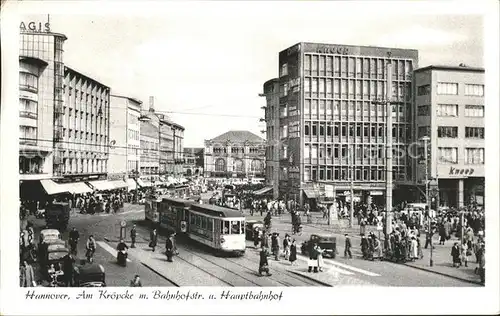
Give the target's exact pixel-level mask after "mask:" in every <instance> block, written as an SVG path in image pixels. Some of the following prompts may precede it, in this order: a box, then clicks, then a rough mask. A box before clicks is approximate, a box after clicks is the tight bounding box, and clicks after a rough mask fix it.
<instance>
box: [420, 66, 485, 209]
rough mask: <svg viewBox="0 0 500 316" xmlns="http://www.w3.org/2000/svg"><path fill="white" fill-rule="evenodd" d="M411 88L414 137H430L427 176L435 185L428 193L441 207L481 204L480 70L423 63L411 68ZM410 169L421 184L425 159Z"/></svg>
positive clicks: (423, 179)
mask: <svg viewBox="0 0 500 316" xmlns="http://www.w3.org/2000/svg"><path fill="white" fill-rule="evenodd" d="M415 86H416V98H415V100H416V102H415V103H416V108H415V109H416V115H415V121H416V129H415V132H416V138H418V139H421V138H423V137H424V136H427V137H429V142H428V144H429V145H428V146H429V147H428V153H429V155H428V157H426V158H427V159H428V163H427V166H428V168H429V169H428V171H427V172H428V178H430V179H433V180H434V181H437V184H438V188H436V189H433V190H432V192H431V196H432V197H433V198H434V199H437V202H438V203H439V204H440V205H442V206H453V207H457V206H458V207H462V206H464V205H468V204H471V203H478V204H480V205H483V204H484V176H485V170H484V160H485V146H484V145H485V144H484V134H485V133H484V131H485V122H484V113H485V111H484V69H483V68H472V67H467V66H465V65H461V66H456V67H452V66H428V67H424V68H420V69H417V70H415ZM423 151H424V149H423V148H422V147H421V148H420V149H419V154H420V155H422V152H423ZM414 167H415V170H416V181H417V183H418V184H421V185H422V184H423V185H425V180H426V170H425V163H422V161H419V162H418V163H416V164H415V166H414ZM438 193H439V194H438Z"/></svg>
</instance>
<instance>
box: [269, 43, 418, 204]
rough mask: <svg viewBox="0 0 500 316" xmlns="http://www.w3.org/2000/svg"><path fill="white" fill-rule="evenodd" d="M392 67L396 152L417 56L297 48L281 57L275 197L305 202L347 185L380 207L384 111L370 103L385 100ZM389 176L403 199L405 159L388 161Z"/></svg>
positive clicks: (401, 148) (406, 137)
mask: <svg viewBox="0 0 500 316" xmlns="http://www.w3.org/2000/svg"><path fill="white" fill-rule="evenodd" d="M389 62H390V63H391V64H392V69H393V71H392V79H393V89H392V90H393V91H392V98H393V100H395V101H398V102H399V105H397V106H395V107H393V112H392V117H393V128H392V134H393V151H394V152H395V153H397V152H406V151H407V149H408V145H409V144H410V143H411V141H412V139H413V135H412V133H411V130H412V122H413V120H412V105H413V93H412V72H413V69H414V68H416V67H417V63H418V52H417V51H416V50H411V49H397V48H381V47H367V46H349V45H331V44H319V43H298V44H296V45H293V46H292V47H290V48H288V49H286V50H284V51H282V52H280V53H279V107H280V115H279V121H280V122H279V138H278V139H277V140H276V141H277V142H279V143H280V148H279V157H278V160H279V190H280V195H282V196H285V197H288V198H294V199H296V200H300V203H303V202H304V201H306V200H310V201H315V200H317V199H318V198H319V197H320V196H325V195H333V196H335V197H337V198H342V197H343V196H344V197H345V196H346V195H348V194H349V190H350V188H351V186H352V187H353V191H354V197H353V198H354V199H355V200H362V201H364V202H365V201H373V202H375V203H379V204H384V203H385V202H384V201H385V174H386V170H385V165H386V161H385V144H386V132H385V131H386V106H385V105H383V104H377V102H375V101H376V100H383V99H385V98H386V69H387V64H388V63H389ZM272 125H273V126H274V124H272ZM268 127H271V126H268ZM392 171H393V172H392V175H393V180H394V183H395V186H394V189H395V190H396V193H395V194H394V197H396V198H397V197H401V195H399V194H397V190H398V187H399V186H398V184H399V183H401V184H404V183H411V180H412V174H411V162H410V160H409V158H408V157H407V155H404V154H403V155H399V156H398V155H395V156H394V157H393V170H392ZM273 180H274V179H273ZM332 191H333V192H332Z"/></svg>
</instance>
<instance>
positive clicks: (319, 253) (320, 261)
mask: <svg viewBox="0 0 500 316" xmlns="http://www.w3.org/2000/svg"><path fill="white" fill-rule="evenodd" d="M323 252H324V250H323V249H321V247H320V246H319V245H318V244H316V253H317V256H318V270H319V272H323V266H324V265H325V262H324V261H323Z"/></svg>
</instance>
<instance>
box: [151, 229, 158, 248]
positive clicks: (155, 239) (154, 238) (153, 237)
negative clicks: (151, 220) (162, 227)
mask: <svg viewBox="0 0 500 316" xmlns="http://www.w3.org/2000/svg"><path fill="white" fill-rule="evenodd" d="M149 240H150V241H149V247H151V248H152V249H153V252H155V248H156V244H157V243H158V233H157V232H156V228H154V229H153V231H151V234H150V236H149Z"/></svg>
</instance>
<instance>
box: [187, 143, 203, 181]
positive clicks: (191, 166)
mask: <svg viewBox="0 0 500 316" xmlns="http://www.w3.org/2000/svg"><path fill="white" fill-rule="evenodd" d="M184 159H185V163H184V175H186V176H188V177H189V176H200V175H203V148H196V147H189V148H184Z"/></svg>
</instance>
